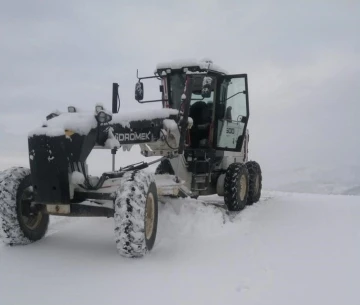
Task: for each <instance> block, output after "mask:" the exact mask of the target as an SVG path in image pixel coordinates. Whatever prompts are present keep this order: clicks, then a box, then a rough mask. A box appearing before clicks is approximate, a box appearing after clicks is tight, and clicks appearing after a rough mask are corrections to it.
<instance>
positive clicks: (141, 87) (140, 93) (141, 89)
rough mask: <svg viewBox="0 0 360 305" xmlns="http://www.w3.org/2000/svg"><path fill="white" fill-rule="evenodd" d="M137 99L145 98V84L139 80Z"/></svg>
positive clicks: (136, 88)
mask: <svg viewBox="0 0 360 305" xmlns="http://www.w3.org/2000/svg"><path fill="white" fill-rule="evenodd" d="M135 99H136V100H137V101H142V100H143V99H144V84H143V83H142V82H137V83H136V84H135Z"/></svg>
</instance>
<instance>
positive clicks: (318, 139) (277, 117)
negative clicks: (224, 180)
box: [0, 0, 360, 173]
mask: <svg viewBox="0 0 360 305" xmlns="http://www.w3.org/2000/svg"><path fill="white" fill-rule="evenodd" d="M290 2H291V3H290ZM359 29H360V2H359V1H340V0H338V1H330V0H329V1H316V0H315V1H310V0H309V1H237V0H234V1H231V0H229V1H225V0H221V1H215V0H202V1H169V0H167V1H155V0H152V1H143V0H140V1H119V0H118V1H96V2H95V1H76V0H73V1H37V0H33V1H1V10H0V38H1V39H0V71H1V72H0V93H1V97H0V106H1V112H0V145H1V147H0V168H4V167H8V166H10V165H16V164H20V163H24V162H25V164H26V163H27V133H28V131H30V130H31V129H33V128H34V127H38V126H39V125H40V124H41V123H42V122H43V121H44V120H45V116H46V115H47V114H48V113H50V112H51V111H52V110H54V109H59V110H66V108H67V106H68V105H75V106H79V107H82V108H88V109H92V108H93V107H94V105H95V103H97V102H103V103H104V104H106V105H108V107H109V108H110V105H111V86H112V83H113V82H118V83H120V90H121V91H120V95H121V100H122V104H121V111H126V110H131V109H132V110H133V109H140V108H141V107H143V108H144V107H160V104H152V105H146V106H141V105H139V104H138V103H137V102H136V101H135V100H134V98H133V91H134V84H135V82H136V77H135V76H136V69H137V68H138V69H139V71H140V74H141V75H145V74H147V75H151V74H152V73H153V70H154V69H155V66H156V64H157V63H158V62H162V61H169V60H173V59H175V60H176V59H181V58H197V59H202V58H204V57H206V58H211V59H212V60H213V61H214V63H215V64H218V65H220V66H222V67H224V69H226V70H228V71H230V72H231V73H247V74H248V77H249V86H250V88H249V93H250V113H251V116H250V124H249V128H250V140H251V142H250V156H251V158H254V159H256V160H258V161H259V162H260V163H261V164H262V165H263V167H264V169H265V170H268V171H269V173H270V172H271V170H273V169H275V168H276V169H288V168H296V167H306V166H315V165H318V164H322V165H325V166H332V167H334V166H339V167H341V166H343V165H344V164H347V165H355V164H357V165H359V164H360V160H359V156H360V138H359V136H358V132H359V131H360V122H359V120H358V116H359V115H360V90H359V86H358V82H359V81H360V55H359V54H360V38H359ZM145 85H147V84H145ZM157 89H158V88H156V90H157ZM145 90H147V91H150V88H149V87H145ZM106 170H108V168H106Z"/></svg>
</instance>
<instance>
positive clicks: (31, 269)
mask: <svg viewBox="0 0 360 305" xmlns="http://www.w3.org/2000/svg"><path fill="white" fill-rule="evenodd" d="M202 199H204V198H202ZM208 199H211V200H219V198H216V197H210V198H207V200H208ZM359 214H360V199H359V197H356V196H326V195H306V194H290V193H279V192H265V193H264V194H263V196H262V200H261V202H259V203H257V204H256V205H254V206H252V207H248V208H247V209H246V210H244V211H243V212H241V213H240V214H237V215H227V214H226V213H224V212H223V211H222V210H221V209H220V208H215V207H212V206H204V205H203V204H201V201H196V200H178V199H176V200H175V199H173V200H166V204H164V205H161V207H160V218H159V221H160V223H159V230H158V237H157V241H156V245H155V248H154V249H153V252H152V253H151V254H150V255H148V256H147V257H145V258H144V259H139V260H130V259H125V258H122V257H120V256H118V254H117V252H116V247H115V243H114V240H113V220H112V219H103V218H101V219H99V218H91V219H77V218H72V219H69V218H53V219H52V220H53V222H52V225H51V227H50V230H49V233H48V235H47V237H46V238H45V239H44V240H42V241H40V242H38V243H36V244H32V245H29V246H24V247H14V248H9V247H5V246H3V245H1V246H0V304H17V305H22V304H29V302H30V301H29V300H34V298H35V297H36V296H40V299H39V301H40V303H41V304H48V305H53V304H54V305H55V304H61V305H62V304H69V303H71V304H72V303H74V304H87V305H92V304H109V305H110V304H196V305H198V304H206V305H210V304H219V305H220V304H227V305H231V304H237V305H238V304H276V305H283V304H284V305H285V304H286V305H288V304H292V305H296V304H299V305H303V304H309V305H310V304H326V305H333V304H334V305H335V304H336V305H338V304H354V305H355V304H359V303H360V297H359V295H358V283H359V281H360V262H359V257H360V247H359V244H360V222H359ZM30 303H32V302H30Z"/></svg>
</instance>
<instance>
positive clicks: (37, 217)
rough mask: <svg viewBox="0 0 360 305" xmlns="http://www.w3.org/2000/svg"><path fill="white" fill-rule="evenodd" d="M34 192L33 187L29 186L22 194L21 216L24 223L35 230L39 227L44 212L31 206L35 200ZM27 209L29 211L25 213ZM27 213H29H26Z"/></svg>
mask: <svg viewBox="0 0 360 305" xmlns="http://www.w3.org/2000/svg"><path fill="white" fill-rule="evenodd" d="M33 198H34V197H33V192H32V190H31V188H30V187H29V188H27V189H25V190H24V192H23V193H22V195H21V199H20V200H21V209H20V211H21V218H22V220H23V223H24V225H25V226H26V227H27V228H28V229H29V230H34V229H36V228H37V227H38V225H39V224H40V222H41V220H42V213H41V212H40V211H32V210H31V208H30V205H31V202H32V201H33ZM25 210H27V211H28V213H25ZM26 214H27V215H26Z"/></svg>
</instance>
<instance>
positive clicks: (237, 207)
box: [224, 163, 249, 211]
mask: <svg viewBox="0 0 360 305" xmlns="http://www.w3.org/2000/svg"><path fill="white" fill-rule="evenodd" d="M248 190H249V173H248V170H247V167H246V165H245V164H242V163H232V164H230V166H229V167H228V169H227V170H226V173H225V181H224V201H225V204H226V206H227V208H228V210H229V211H241V210H243V209H244V208H245V207H246V202H247V197H248Z"/></svg>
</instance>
